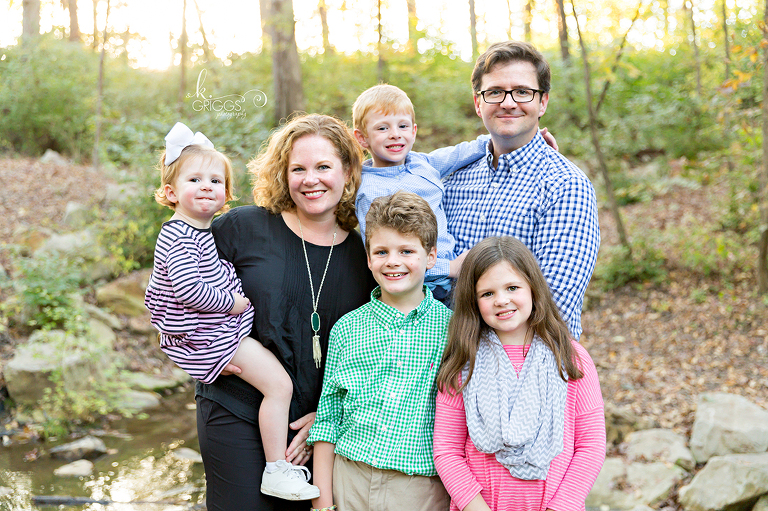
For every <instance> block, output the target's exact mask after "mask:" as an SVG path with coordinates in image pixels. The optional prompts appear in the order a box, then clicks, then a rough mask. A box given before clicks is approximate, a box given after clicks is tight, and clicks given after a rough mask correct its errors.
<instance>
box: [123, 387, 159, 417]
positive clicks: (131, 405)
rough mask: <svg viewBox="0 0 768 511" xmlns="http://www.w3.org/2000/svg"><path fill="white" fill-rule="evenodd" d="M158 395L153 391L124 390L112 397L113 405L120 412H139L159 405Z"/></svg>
mask: <svg viewBox="0 0 768 511" xmlns="http://www.w3.org/2000/svg"><path fill="white" fill-rule="evenodd" d="M160 403H161V401H160V396H159V395H158V394H156V393H155V392H148V391H142V390H125V391H123V392H120V393H118V395H117V396H116V397H115V398H114V405H115V407H116V408H117V409H118V410H120V411H122V412H129V413H139V412H143V411H145V410H151V409H152V408H157V407H159V406H160Z"/></svg>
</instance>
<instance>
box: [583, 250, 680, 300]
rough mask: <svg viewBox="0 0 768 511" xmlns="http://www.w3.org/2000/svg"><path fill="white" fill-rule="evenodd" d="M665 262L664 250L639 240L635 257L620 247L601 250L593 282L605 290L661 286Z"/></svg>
mask: <svg viewBox="0 0 768 511" xmlns="http://www.w3.org/2000/svg"><path fill="white" fill-rule="evenodd" d="M665 263H666V259H665V257H664V254H663V253H662V251H661V250H659V249H658V248H656V247H655V246H653V245H651V243H650V241H649V240H647V239H643V238H640V239H638V240H635V241H634V242H633V243H632V256H631V257H630V255H629V252H628V251H627V249H626V248H625V247H623V246H620V245H615V246H608V247H602V248H601V249H600V257H599V260H598V263H597V266H596V267H595V273H594V275H593V278H592V280H593V282H595V283H596V284H597V285H598V286H599V287H600V288H602V289H604V290H611V289H617V288H620V287H623V286H626V285H627V284H630V283H636V284H639V283H644V282H648V283H652V284H661V283H662V282H663V281H664V279H665V278H666V276H667V270H666V268H665V266H664V265H665Z"/></svg>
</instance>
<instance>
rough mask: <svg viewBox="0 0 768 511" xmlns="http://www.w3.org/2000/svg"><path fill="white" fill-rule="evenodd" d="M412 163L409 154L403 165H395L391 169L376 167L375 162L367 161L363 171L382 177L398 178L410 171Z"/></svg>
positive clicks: (364, 163)
mask: <svg viewBox="0 0 768 511" xmlns="http://www.w3.org/2000/svg"><path fill="white" fill-rule="evenodd" d="M410 161H411V154H410V153H408V155H406V157H405V161H404V162H403V164H402V165H394V166H391V167H374V166H373V160H366V161H364V162H363V170H364V171H365V172H366V173H369V174H376V175H378V176H382V177H396V176H397V175H398V174H401V173H402V172H404V171H405V170H407V169H408V164H409V163H410Z"/></svg>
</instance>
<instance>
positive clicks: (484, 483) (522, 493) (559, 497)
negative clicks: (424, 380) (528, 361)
mask: <svg viewBox="0 0 768 511" xmlns="http://www.w3.org/2000/svg"><path fill="white" fill-rule="evenodd" d="M573 346H574V348H575V349H576V351H577V352H578V355H579V358H580V360H581V363H580V364H579V368H580V369H581V372H582V373H583V374H584V377H583V378H581V379H579V380H573V379H571V380H569V381H568V395H567V398H566V401H565V433H564V439H563V452H562V453H560V454H559V455H558V456H557V457H556V458H555V459H554V460H553V461H552V464H551V465H550V467H549V473H548V475H547V479H546V481H542V480H533V481H525V480H522V479H517V478H515V477H513V476H512V475H511V474H510V473H509V470H507V469H506V468H504V466H503V465H501V463H499V462H498V461H496V457H495V456H494V455H493V454H485V453H481V452H479V451H478V450H477V449H475V446H474V444H473V443H472V439H471V438H470V437H469V434H468V432H467V420H466V415H465V413H464V399H463V397H462V395H461V394H453V392H451V391H450V390H446V391H443V392H439V393H438V395H437V409H436V413H435V435H434V455H435V466H436V467H437V472H438V474H439V475H440V479H442V481H443V484H444V485H445V488H446V489H447V490H448V493H449V494H450V496H451V511H454V510H460V509H464V508H465V507H466V506H467V505H468V504H469V503H470V501H471V500H472V499H473V498H475V496H476V495H477V494H478V493H480V494H481V495H482V497H483V499H484V500H485V502H486V503H487V504H488V506H489V507H490V508H491V509H492V510H494V511H507V510H511V509H514V510H515V511H543V510H545V509H554V510H555V511H583V510H584V502H585V500H586V498H587V495H588V494H589V491H590V490H591V489H592V485H593V484H594V482H595V479H596V478H597V475H598V473H599V472H600V469H601V468H602V466H603V461H605V415H604V411H603V397H602V394H601V392H600V382H599V381H598V378H597V370H596V369H595V364H594V362H592V358H591V357H590V356H589V353H587V350H586V349H584V347H583V346H581V345H580V344H579V343H577V342H575V341H573ZM504 349H505V350H506V352H507V355H509V358H510V360H511V361H512V363H513V364H515V365H516V366H517V367H521V366H520V364H522V363H523V361H524V357H523V347H522V346H504Z"/></svg>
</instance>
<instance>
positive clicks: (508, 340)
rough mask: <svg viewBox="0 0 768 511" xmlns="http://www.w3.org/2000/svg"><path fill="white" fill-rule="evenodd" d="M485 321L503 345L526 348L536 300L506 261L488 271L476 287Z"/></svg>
mask: <svg viewBox="0 0 768 511" xmlns="http://www.w3.org/2000/svg"><path fill="white" fill-rule="evenodd" d="M475 291H476V297H477V307H478V309H479V310H480V316H482V318H483V321H485V323H486V324H487V325H488V326H489V327H491V328H493V329H494V330H495V331H496V334H497V335H498V336H499V339H500V340H501V343H502V344H516V345H523V344H525V340H526V339H525V337H526V333H527V332H528V319H529V318H530V317H531V312H532V311H533V298H532V294H531V287H530V285H529V284H528V282H527V281H526V280H525V279H524V278H523V277H522V276H521V275H520V274H519V273H518V272H517V271H515V269H514V268H512V265H511V264H509V263H508V262H506V261H503V262H499V263H496V264H494V265H493V266H491V267H490V268H488V269H487V270H486V271H485V273H483V274H482V275H481V276H480V278H479V279H477V284H475Z"/></svg>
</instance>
